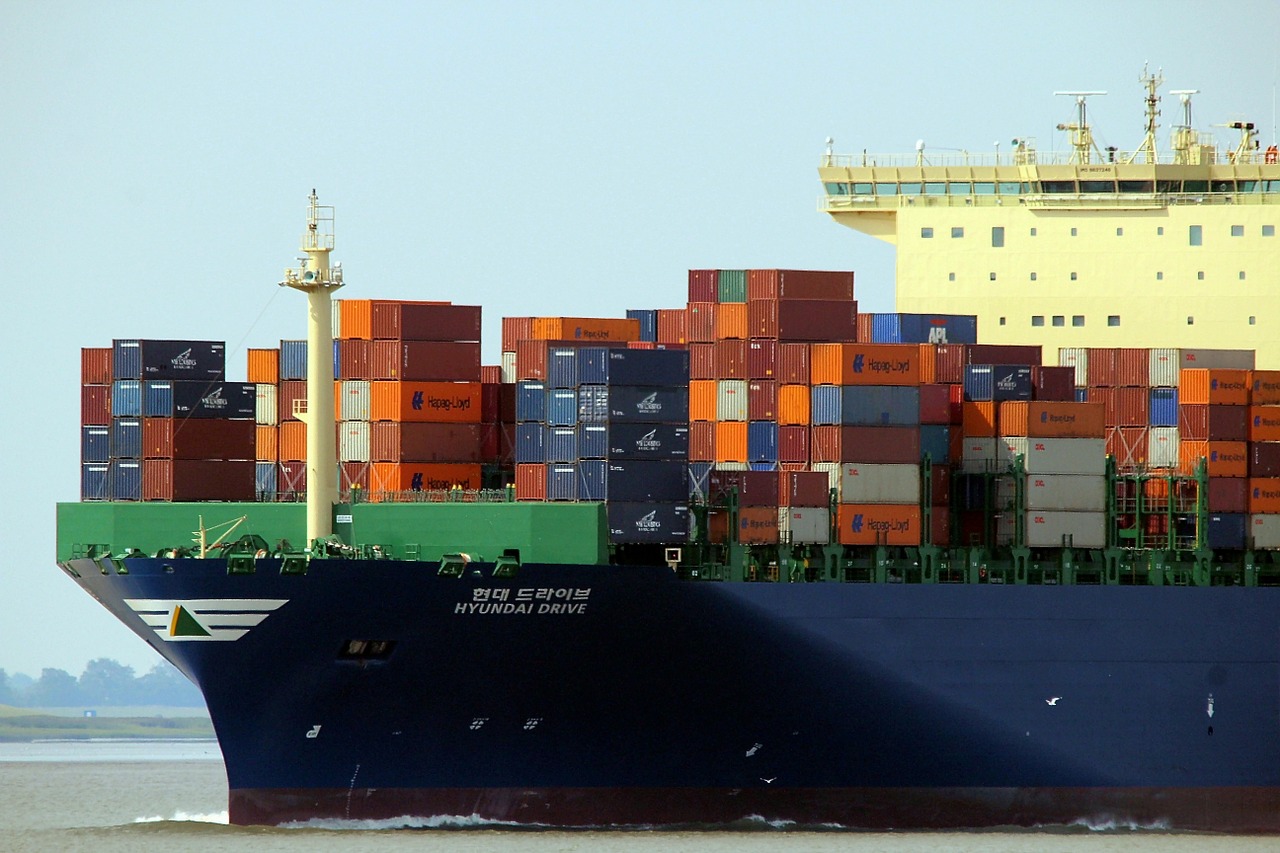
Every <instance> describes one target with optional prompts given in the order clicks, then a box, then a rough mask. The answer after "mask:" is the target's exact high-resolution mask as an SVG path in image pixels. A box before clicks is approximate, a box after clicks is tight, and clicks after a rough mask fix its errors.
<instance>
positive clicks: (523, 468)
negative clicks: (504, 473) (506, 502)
mask: <svg viewBox="0 0 1280 853" xmlns="http://www.w3.org/2000/svg"><path fill="white" fill-rule="evenodd" d="M546 499H547V466H546V465H544V464H542V463H532V462H517V463H516V500H518V501H545V500H546Z"/></svg>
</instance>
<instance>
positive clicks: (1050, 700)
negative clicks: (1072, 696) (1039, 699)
mask: <svg viewBox="0 0 1280 853" xmlns="http://www.w3.org/2000/svg"><path fill="white" fill-rule="evenodd" d="M1061 698H1062V697H1061V696H1050V697H1049V698H1048V699H1046V700H1044V703H1045V704H1046V705H1057V704H1058V700H1059V699H1061Z"/></svg>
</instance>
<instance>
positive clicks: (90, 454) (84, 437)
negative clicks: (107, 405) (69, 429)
mask: <svg viewBox="0 0 1280 853" xmlns="http://www.w3.org/2000/svg"><path fill="white" fill-rule="evenodd" d="M110 459H111V428H110V427H105V426H87V427H81V428H80V461H81V462H106V461H108V460H110Z"/></svg>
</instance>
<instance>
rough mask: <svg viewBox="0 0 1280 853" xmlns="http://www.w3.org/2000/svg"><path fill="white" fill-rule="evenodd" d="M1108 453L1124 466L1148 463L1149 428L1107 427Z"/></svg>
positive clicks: (1137, 465)
mask: <svg viewBox="0 0 1280 853" xmlns="http://www.w3.org/2000/svg"><path fill="white" fill-rule="evenodd" d="M1107 455H1108V456H1114V457H1115V459H1116V464H1117V465H1119V466H1121V467H1122V468H1134V467H1141V466H1144V465H1146V464H1147V428H1146V427H1144V426H1143V427H1127V426H1124V427H1122V426H1113V427H1108V429H1107Z"/></svg>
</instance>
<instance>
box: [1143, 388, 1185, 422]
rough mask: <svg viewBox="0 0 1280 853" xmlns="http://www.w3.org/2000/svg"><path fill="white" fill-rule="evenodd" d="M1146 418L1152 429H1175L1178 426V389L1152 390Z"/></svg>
mask: <svg viewBox="0 0 1280 853" xmlns="http://www.w3.org/2000/svg"><path fill="white" fill-rule="evenodd" d="M1147 418H1148V422H1149V423H1150V425H1151V426H1153V427H1176V426H1177V425H1178V389H1177V388H1152V389H1151V393H1150V404H1149V405H1148V407H1147Z"/></svg>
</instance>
